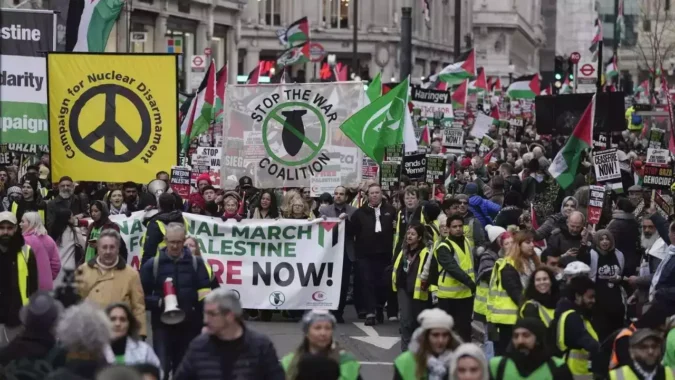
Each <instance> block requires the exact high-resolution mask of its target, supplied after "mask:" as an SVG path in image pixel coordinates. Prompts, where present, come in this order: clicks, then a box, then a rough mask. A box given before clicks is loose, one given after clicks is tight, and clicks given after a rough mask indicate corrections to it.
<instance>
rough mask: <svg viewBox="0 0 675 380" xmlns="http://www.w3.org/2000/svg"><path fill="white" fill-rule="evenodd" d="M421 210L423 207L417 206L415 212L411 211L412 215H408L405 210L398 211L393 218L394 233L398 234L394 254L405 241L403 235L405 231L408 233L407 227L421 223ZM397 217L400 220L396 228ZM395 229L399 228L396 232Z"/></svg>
mask: <svg viewBox="0 0 675 380" xmlns="http://www.w3.org/2000/svg"><path fill="white" fill-rule="evenodd" d="M422 209H423V206H422V205H419V206H417V208H416V209H415V210H413V212H412V213H408V212H407V210H406V209H405V208H403V209H401V210H398V212H397V213H396V216H395V217H394V233H395V234H398V239H397V242H396V246H395V247H394V252H398V251H400V250H401V245H402V244H403V241H404V240H405V234H406V231H408V226H409V225H411V224H414V223H421V221H422ZM408 214H410V215H408ZM406 215H408V217H406ZM399 217H400V218H401V225H400V226H397V224H398V219H399ZM397 227H399V228H398V230H396V228H397Z"/></svg>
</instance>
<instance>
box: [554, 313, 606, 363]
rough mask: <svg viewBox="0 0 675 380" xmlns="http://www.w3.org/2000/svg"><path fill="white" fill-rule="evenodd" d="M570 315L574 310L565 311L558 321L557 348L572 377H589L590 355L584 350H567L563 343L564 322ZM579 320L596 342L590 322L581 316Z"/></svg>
mask: <svg viewBox="0 0 675 380" xmlns="http://www.w3.org/2000/svg"><path fill="white" fill-rule="evenodd" d="M572 313H574V310H567V311H566V312H564V313H562V314H561V315H560V320H559V321H558V326H557V329H556V335H557V340H558V348H559V349H560V351H562V352H564V353H565V354H564V355H563V359H565V361H566V362H567V366H568V367H570V372H572V375H575V376H578V375H589V374H590V373H591V371H590V370H589V368H588V366H589V364H590V357H591V355H590V354H589V353H588V351H586V350H584V349H577V348H569V347H567V344H566V343H565V322H566V321H567V317H568V316H569V315H570V314H572ZM581 319H582V320H583V321H584V327H585V328H586V331H588V333H589V334H590V335H591V337H592V338H593V339H595V340H596V341H597V340H598V334H597V333H596V332H595V330H594V329H593V325H591V322H590V321H589V320H587V319H586V318H584V316H583V315H581Z"/></svg>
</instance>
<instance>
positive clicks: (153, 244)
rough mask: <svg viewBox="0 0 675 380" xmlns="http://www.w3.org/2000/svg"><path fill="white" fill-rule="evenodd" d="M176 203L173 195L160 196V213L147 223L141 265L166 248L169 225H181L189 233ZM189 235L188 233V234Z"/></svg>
mask: <svg viewBox="0 0 675 380" xmlns="http://www.w3.org/2000/svg"><path fill="white" fill-rule="evenodd" d="M175 207H176V201H175V198H174V197H173V195H171V194H168V193H164V194H162V195H160V196H159V212H158V213H157V214H155V215H154V216H152V217H151V218H150V219H148V220H147V221H145V222H144V223H146V226H147V230H146V231H145V236H143V240H142V244H143V253H142V255H141V265H142V264H145V263H146V262H147V261H148V260H150V258H152V257H154V256H156V255H157V252H158V251H159V249H160V248H164V247H165V243H164V232H165V231H166V226H167V225H168V224H169V223H180V224H182V225H183V226H184V228H185V229H186V231H187V224H186V222H185V219H184V218H183V213H182V212H181V211H180V210H176V209H175ZM186 233H187V232H186Z"/></svg>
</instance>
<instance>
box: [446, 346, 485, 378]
mask: <svg viewBox="0 0 675 380" xmlns="http://www.w3.org/2000/svg"><path fill="white" fill-rule="evenodd" d="M466 356H470V357H472V358H474V359H475V360H476V361H478V363H480V365H481V368H482V369H483V376H482V377H481V380H488V378H489V371H488V361H487V358H486V357H485V354H484V353H483V350H481V348H480V347H478V346H476V345H475V344H473V343H463V344H461V345H460V346H459V347H457V349H456V350H455V351H454V352H453V353H452V356H450V373H451V375H450V378H451V379H456V378H457V374H456V373H455V371H457V362H458V361H459V359H461V358H463V357H466Z"/></svg>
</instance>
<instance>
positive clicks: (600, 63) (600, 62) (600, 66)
mask: <svg viewBox="0 0 675 380" xmlns="http://www.w3.org/2000/svg"><path fill="white" fill-rule="evenodd" d="M602 45H603V43H602V40H600V42H599V43H598V70H597V71H598V81H597V83H596V84H597V92H602V71H603V70H604V69H605V68H604V66H605V64H604V61H603V60H602ZM576 80H577V77H574V81H575V82H576Z"/></svg>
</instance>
